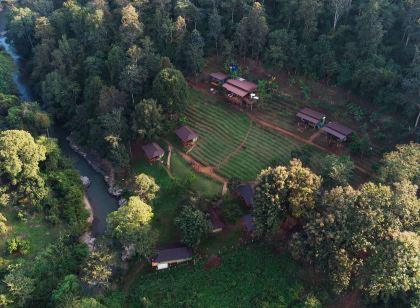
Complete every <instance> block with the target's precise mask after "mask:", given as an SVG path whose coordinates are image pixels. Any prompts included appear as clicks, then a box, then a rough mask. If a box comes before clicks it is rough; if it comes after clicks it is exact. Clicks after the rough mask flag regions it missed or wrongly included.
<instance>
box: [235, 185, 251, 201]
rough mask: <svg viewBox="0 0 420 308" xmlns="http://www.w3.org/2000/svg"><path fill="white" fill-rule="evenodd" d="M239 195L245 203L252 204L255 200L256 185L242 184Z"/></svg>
mask: <svg viewBox="0 0 420 308" xmlns="http://www.w3.org/2000/svg"><path fill="white" fill-rule="evenodd" d="M238 192H239V195H240V196H241V197H242V199H243V200H244V201H245V204H246V205H248V206H252V205H253V202H254V187H252V185H251V184H242V185H240V186H239V188H238Z"/></svg>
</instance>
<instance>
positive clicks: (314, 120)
mask: <svg viewBox="0 0 420 308" xmlns="http://www.w3.org/2000/svg"><path fill="white" fill-rule="evenodd" d="M296 116H297V117H298V118H301V119H303V120H306V121H309V122H311V123H314V124H317V123H318V122H319V120H317V119H315V118H313V117H310V116H308V115H307V114H303V113H301V112H298V113H297V114H296Z"/></svg>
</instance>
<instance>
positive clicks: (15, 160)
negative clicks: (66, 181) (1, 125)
mask: <svg viewBox="0 0 420 308" xmlns="http://www.w3.org/2000/svg"><path fill="white" fill-rule="evenodd" d="M45 153H46V150H45V148H44V147H43V146H42V145H38V144H37V143H36V142H35V140H34V139H33V137H32V136H31V135H30V134H29V133H27V132H25V131H19V130H7V131H2V132H0V161H1V162H2V163H1V164H0V177H2V179H3V184H2V185H4V187H6V189H7V191H8V194H9V195H10V196H12V199H11V201H12V203H15V202H21V203H23V204H31V205H36V204H38V203H39V202H40V201H41V200H43V199H44V198H45V197H46V196H47V194H48V190H47V188H46V187H45V183H44V179H43V178H42V176H41V174H40V170H39V163H40V162H41V161H44V160H45V158H46V157H45Z"/></svg>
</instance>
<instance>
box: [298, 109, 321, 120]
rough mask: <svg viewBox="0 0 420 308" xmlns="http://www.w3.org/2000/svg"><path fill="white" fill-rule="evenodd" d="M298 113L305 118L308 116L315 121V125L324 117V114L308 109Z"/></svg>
mask: <svg viewBox="0 0 420 308" xmlns="http://www.w3.org/2000/svg"><path fill="white" fill-rule="evenodd" d="M299 113H300V114H304V115H307V116H309V117H311V118H313V119H316V120H317V123H318V121H319V120H321V119H322V118H323V117H325V114H323V113H321V112H318V111H315V110H312V109H309V108H302V109H301V110H299ZM299 113H298V114H299Z"/></svg>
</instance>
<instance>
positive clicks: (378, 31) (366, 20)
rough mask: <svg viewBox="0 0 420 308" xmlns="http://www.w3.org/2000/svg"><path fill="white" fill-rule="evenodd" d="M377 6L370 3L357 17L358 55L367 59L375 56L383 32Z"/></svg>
mask: <svg viewBox="0 0 420 308" xmlns="http://www.w3.org/2000/svg"><path fill="white" fill-rule="evenodd" d="M378 11H379V9H378V6H377V5H376V4H375V2H370V3H369V4H367V5H366V7H364V8H363V9H362V11H361V14H360V16H359V17H357V19H356V22H357V25H356V28H357V38H358V43H359V46H360V49H359V51H360V53H361V54H362V55H363V56H366V57H369V56H372V55H374V54H376V52H377V50H378V46H379V44H380V43H381V42H382V38H383V36H384V30H383V26H382V21H381V19H380V15H379V12H378Z"/></svg>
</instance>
